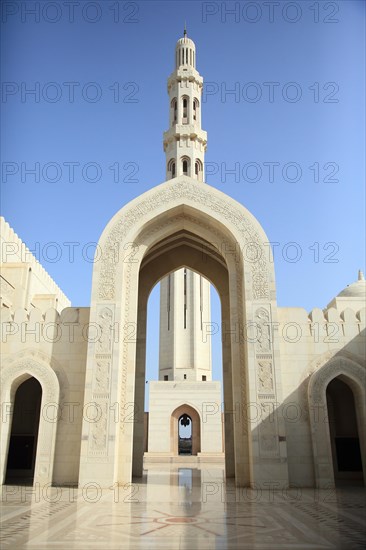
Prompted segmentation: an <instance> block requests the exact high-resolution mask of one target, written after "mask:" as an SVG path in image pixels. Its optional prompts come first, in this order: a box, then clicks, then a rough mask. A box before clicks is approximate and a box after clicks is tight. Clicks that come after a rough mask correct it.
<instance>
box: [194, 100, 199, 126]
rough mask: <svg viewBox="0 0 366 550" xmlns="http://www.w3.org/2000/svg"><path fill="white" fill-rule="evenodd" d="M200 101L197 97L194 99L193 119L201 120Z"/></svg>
mask: <svg viewBox="0 0 366 550" xmlns="http://www.w3.org/2000/svg"><path fill="white" fill-rule="evenodd" d="M199 108H200V102H199V101H198V99H197V98H196V97H195V98H194V100H193V120H196V121H199Z"/></svg>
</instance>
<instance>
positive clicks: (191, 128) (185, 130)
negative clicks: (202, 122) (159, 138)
mask: <svg viewBox="0 0 366 550" xmlns="http://www.w3.org/2000/svg"><path fill="white" fill-rule="evenodd" d="M181 137H189V138H192V139H198V140H199V141H201V142H202V143H205V144H206V143H207V132H205V130H202V129H201V128H198V127H197V125H196V124H175V125H174V126H172V127H171V128H169V130H167V131H166V132H164V134H163V139H164V143H165V142H168V141H171V140H173V139H174V140H176V141H177V140H179V139H180V138H181Z"/></svg>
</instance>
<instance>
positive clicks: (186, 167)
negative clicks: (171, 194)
mask: <svg viewBox="0 0 366 550" xmlns="http://www.w3.org/2000/svg"><path fill="white" fill-rule="evenodd" d="M181 168H182V175H183V176H190V175H191V161H190V158H189V157H186V156H184V157H182V158H181Z"/></svg>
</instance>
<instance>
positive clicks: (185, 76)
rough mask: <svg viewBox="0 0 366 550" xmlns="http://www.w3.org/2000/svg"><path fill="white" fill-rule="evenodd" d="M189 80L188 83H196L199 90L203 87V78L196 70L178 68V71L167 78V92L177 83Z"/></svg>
mask: <svg viewBox="0 0 366 550" xmlns="http://www.w3.org/2000/svg"><path fill="white" fill-rule="evenodd" d="M181 80H189V81H190V82H196V83H197V84H198V85H199V86H200V87H201V88H202V86H203V78H202V76H201V75H200V74H199V72H198V71H196V69H193V68H192V67H188V66H187V68H186V69H185V68H184V69H183V68H180V69H179V70H178V71H174V72H173V73H172V74H171V75H170V77H169V78H168V91H169V90H170V88H171V87H172V86H173V85H174V84H175V83H176V82H177V81H178V82H180V81H181Z"/></svg>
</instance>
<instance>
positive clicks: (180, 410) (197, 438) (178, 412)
mask: <svg viewBox="0 0 366 550" xmlns="http://www.w3.org/2000/svg"><path fill="white" fill-rule="evenodd" d="M184 414H186V415H187V416H189V417H190V419H191V421H192V455H194V456H196V455H197V454H198V453H199V452H200V451H201V417H200V414H199V412H198V411H197V410H196V408H195V407H193V406H192V405H189V404H188V403H183V404H182V405H179V407H176V409H174V411H172V413H171V416H170V434H171V435H170V442H171V452H172V453H173V454H174V455H178V454H179V450H178V437H179V426H178V422H179V420H180V418H181V417H182V415H184Z"/></svg>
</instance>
